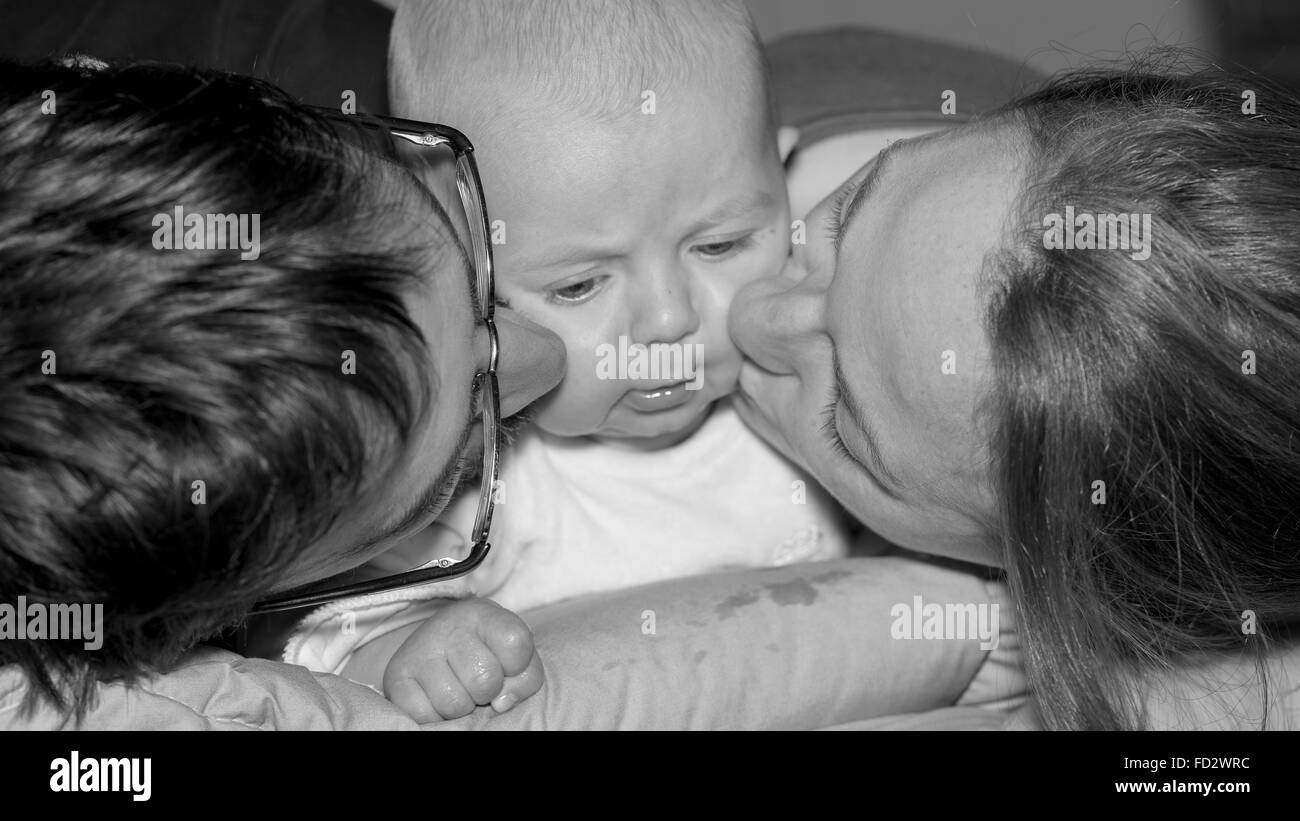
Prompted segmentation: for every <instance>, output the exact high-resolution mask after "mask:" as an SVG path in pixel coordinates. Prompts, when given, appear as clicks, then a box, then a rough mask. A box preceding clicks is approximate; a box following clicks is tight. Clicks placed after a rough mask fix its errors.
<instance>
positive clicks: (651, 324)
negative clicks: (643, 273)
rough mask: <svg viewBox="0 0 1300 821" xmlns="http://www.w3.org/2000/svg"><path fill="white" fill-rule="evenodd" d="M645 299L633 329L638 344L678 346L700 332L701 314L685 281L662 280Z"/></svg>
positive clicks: (637, 312)
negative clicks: (673, 343)
mask: <svg viewBox="0 0 1300 821" xmlns="http://www.w3.org/2000/svg"><path fill="white" fill-rule="evenodd" d="M641 299H643V300H645V301H644V302H642V304H641V306H639V307H638V309H637V311H636V321H635V324H634V327H633V329H632V334H633V338H634V339H635V340H636V341H637V342H642V343H646V344H649V343H652V342H676V341H677V340H679V339H681V338H682V337H684V336H688V335H690V334H692V333H695V332H696V331H698V330H699V328H700V314H699V311H698V310H696V307H695V300H694V298H693V295H692V293H691V289H690V286H689V284H688V283H687V282H686V281H684V279H681V278H663V279H660V280H658V281H657V282H656V283H655V287H654V288H652V289H650V292H649V293H648V294H645V295H643V296H642V297H641Z"/></svg>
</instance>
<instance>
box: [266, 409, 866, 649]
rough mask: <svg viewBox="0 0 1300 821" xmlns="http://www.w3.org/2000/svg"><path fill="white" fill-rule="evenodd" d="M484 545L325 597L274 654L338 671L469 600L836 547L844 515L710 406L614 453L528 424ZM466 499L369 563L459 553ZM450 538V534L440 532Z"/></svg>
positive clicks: (512, 602)
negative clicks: (663, 440) (672, 437)
mask: <svg viewBox="0 0 1300 821" xmlns="http://www.w3.org/2000/svg"><path fill="white" fill-rule="evenodd" d="M502 459H503V461H502V465H501V470H500V474H501V475H500V485H499V487H498V493H497V505H496V512H495V515H494V517H493V523H492V534H491V538H490V541H491V544H492V550H491V552H490V553H489V554H488V556H487V558H486V559H485V560H484V562H483V564H482V565H480V566H479V568H478V569H477V570H475V571H474V572H473V573H471V574H470V575H468V576H466V577H463V578H461V579H456V580H453V581H452V582H446V583H441V584H434V585H425V586H424V587H421V588H414V589H411V590H404V591H397V592H396V593H390V594H379V595H378V596H368V597H357V598H354V599H349V600H346V601H342V602H335V603H333V604H330V605H327V606H325V607H323V608H320V609H319V610H317V611H315V612H314V613H312V614H311V615H310V616H308V617H307V619H305V620H304V622H303V624H302V625H300V626H299V628H298V630H297V631H296V633H295V635H294V636H293V638H292V639H291V640H290V642H289V644H288V646H287V648H286V651H285V661H287V662H290V663H293V664H302V665H304V666H307V667H310V668H312V669H313V670H316V671H318V672H339V671H340V670H341V669H342V667H343V665H344V664H346V662H347V660H348V658H349V657H350V655H351V652H352V650H353V649H355V647H358V646H360V645H361V644H362V643H365V642H367V641H370V640H372V639H374V638H377V637H378V636H380V635H382V634H384V633H387V632H389V631H390V630H394V629H397V628H398V627H401V626H403V625H406V624H410V623H411V622H413V621H418V620H420V619H422V618H425V617H426V616H427V615H429V614H430V613H431V612H433V610H434V608H435V607H436V605H435V604H433V603H431V602H430V601H429V600H430V599H436V598H445V597H448V596H455V597H461V596H465V595H476V596H482V597H486V598H490V599H492V600H493V601H495V602H497V603H498V604H500V605H501V606H503V607H506V608H508V609H510V610H514V611H516V612H520V611H524V610H528V609H530V608H533V607H538V606H541V605H544V604H550V603H552V602H556V601H560V600H561V599H567V598H569V597H572V596H580V595H583V594H587V593H597V592H601V591H606V590H614V589H619V588H625V587H633V586H636V585H641V584H648V583H651V582H656V581H660V580H663V579H671V578H677V577H681V576H690V575H696V574H701V573H708V572H710V571H714V570H720V569H723V568H745V567H777V566H780V565H785V564H791V563H794V562H806V561H817V560H823V559H835V558H841V557H843V556H845V555H847V553H848V542H849V538H848V533H847V527H846V523H847V521H848V520H847V517H846V516H845V514H844V513H843V512H842V510H841V509H840V507H839V505H838V504H837V503H836V502H835V501H834V500H833V499H831V497H830V496H829V495H828V494H826V493H825V492H824V491H823V490H822V489H821V488H820V487H819V486H818V485H817V484H816V482H814V481H813V480H811V479H810V478H808V477H807V476H806V475H805V474H804V473H803V472H802V471H801V470H799V469H798V468H796V467H795V466H794V465H792V464H791V463H790V462H789V461H787V460H786V459H785V458H784V457H782V456H781V455H780V454H778V453H776V452H775V451H774V450H772V449H771V448H770V447H768V446H767V445H766V444H765V443H764V442H763V441H762V440H761V439H759V438H758V436H757V435H755V434H754V433H753V432H752V431H750V430H749V428H747V427H745V425H744V423H743V422H741V420H740V417H739V416H738V415H737V414H736V411H735V410H734V409H733V408H732V406H731V403H730V401H729V400H723V401H721V402H719V403H718V404H717V405H716V406H715V407H714V409H713V411H712V413H711V414H710V416H709V418H708V419H706V420H705V422H704V424H703V425H701V427H700V429H699V430H698V431H696V432H695V434H694V435H693V436H691V437H690V438H689V439H687V440H685V441H683V442H681V443H680V444H678V445H675V446H673V447H671V448H665V449H662V450H658V451H634V450H623V449H620V448H616V447H611V446H608V445H603V444H599V443H594V442H591V441H590V440H586V439H572V438H561V437H555V436H551V435H549V434H546V433H544V432H542V431H540V430H537V429H536V428H534V429H531V430H529V431H527V432H525V433H524V434H522V435H521V436H520V438H519V440H518V441H517V442H516V443H515V445H514V446H513V447H511V448H510V450H509V451H507V452H506V453H504V454H503V455H502ZM477 501H478V494H477V492H474V490H473V489H470V492H465V493H462V494H461V495H460V496H458V498H457V499H456V501H454V502H453V503H452V504H451V505H449V506H448V508H447V511H446V512H445V513H444V514H443V516H442V517H440V518H439V520H438V523H437V524H435V525H433V526H431V527H430V529H429V530H428V531H426V532H425V533H424V534H420V535H418V536H416V537H413V538H412V539H410V540H407V541H406V542H403V543H401V544H400V545H398V546H397V547H395V548H394V549H393V550H392V551H389V552H388V553H386V554H384V555H383V556H382V557H380V558H379V559H378V560H377V562H378V563H380V564H382V565H383V566H384V567H385V569H386V570H389V571H392V572H399V571H401V570H408V569H410V568H411V567H414V566H416V565H418V564H421V563H423V562H426V561H429V560H431V559H434V558H438V557H441V556H451V557H453V558H458V557H460V556H462V555H464V553H465V552H466V551H467V547H466V546H465V545H464V542H465V539H464V534H468V533H469V531H470V530H471V528H472V525H473V519H474V513H475V510H476V507H477ZM453 533H454V534H460V535H452V534H453Z"/></svg>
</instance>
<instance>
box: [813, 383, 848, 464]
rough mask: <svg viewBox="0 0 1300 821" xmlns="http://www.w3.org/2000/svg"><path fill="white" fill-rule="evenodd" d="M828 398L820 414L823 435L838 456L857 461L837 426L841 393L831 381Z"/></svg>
mask: <svg viewBox="0 0 1300 821" xmlns="http://www.w3.org/2000/svg"><path fill="white" fill-rule="evenodd" d="M826 398H827V402H826V407H824V408H822V411H821V413H820V414H819V416H820V418H821V425H820V428H821V432H822V437H823V438H824V439H825V440H826V444H828V445H830V446H831V450H832V451H833V452H834V453H835V454H836V455H837V456H841V457H843V458H845V459H847V460H849V461H850V462H853V461H856V460H855V459H854V458H853V454H851V453H849V449H848V447H847V446H846V445H845V444H844V440H843V439H841V438H840V432H839V430H838V429H837V428H836V427H835V410H836V408H837V407H838V406H839V403H840V395H839V391H837V390H836V389H835V383H833V382H832V383H831V387H830V392H829V393H828V394H827V397H826Z"/></svg>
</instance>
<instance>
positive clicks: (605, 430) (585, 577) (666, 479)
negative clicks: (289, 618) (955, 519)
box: [286, 0, 848, 720]
mask: <svg viewBox="0 0 1300 821" xmlns="http://www.w3.org/2000/svg"><path fill="white" fill-rule="evenodd" d="M390 63H391V65H390V82H391V85H392V100H393V107H394V109H395V112H396V113H397V114H398V115H399V116H403V117H408V118H412V119H421V120H432V121H438V122H444V123H450V124H454V125H455V126H456V127H457V128H459V129H461V130H463V131H464V132H465V133H466V134H468V135H469V136H470V139H471V140H472V141H473V142H474V145H475V157H476V158H477V161H478V163H479V168H480V173H481V175H482V178H483V185H484V189H485V195H486V199H487V203H488V209H489V212H490V216H491V218H492V219H493V235H494V236H493V243H494V249H493V250H494V256H495V262H496V271H497V295H498V299H499V301H500V302H501V303H502V304H505V305H508V306H509V307H511V308H513V309H514V310H516V311H518V312H519V313H521V314H523V315H525V316H527V317H528V318H529V319H532V320H533V321H535V322H537V323H539V324H541V325H544V326H546V327H548V328H550V329H551V330H553V331H555V332H556V333H557V334H558V335H559V336H560V337H561V338H562V339H563V340H564V343H565V346H566V348H567V354H568V370H567V373H566V376H565V378H564V381H563V382H562V384H561V385H560V386H559V387H558V388H557V389H556V390H555V391H554V392H553V393H551V394H550V395H549V396H547V397H545V398H544V399H543V400H541V402H539V403H538V405H536V406H535V408H534V413H535V416H534V420H533V421H534V424H533V425H532V426H531V427H530V428H528V429H527V430H526V431H525V432H524V433H522V434H521V435H520V437H519V438H518V440H517V441H516V442H515V443H514V444H513V446H512V448H511V449H510V450H509V451H508V452H506V453H505V454H504V456H503V466H502V472H501V484H500V485H499V488H498V497H497V507H496V517H495V520H494V526H493V533H492V538H491V542H492V544H493V549H492V552H491V553H490V554H489V556H488V558H487V560H486V561H485V563H484V564H483V565H482V566H481V567H480V568H479V569H478V570H476V571H475V572H474V573H473V574H472V575H471V576H469V577H466V578H465V579H464V580H463V583H461V584H457V583H451V584H443V585H434V586H426V588H424V589H423V590H421V591H419V592H418V593H416V594H415V595H414V598H417V599H418V598H423V599H425V600H424V601H418V602H415V601H403V602H394V601H392V600H391V598H389V599H385V600H384V601H382V602H358V601H352V602H345V603H341V604H340V605H335V606H331V607H330V608H326V609H324V610H323V611H321V612H319V613H317V614H315V615H314V616H313V617H311V618H309V619H308V621H307V623H306V624H305V625H304V626H303V627H302V628H301V629H300V631H299V634H298V636H297V637H295V639H294V640H293V641H292V642H291V643H290V646H289V650H288V652H287V654H286V660H289V661H293V662H297V663H302V664H307V665H308V666H311V667H314V668H317V669H324V670H327V671H330V672H341V673H343V674H345V675H348V676H350V677H352V678H355V679H357V680H360V681H367V682H368V683H377V681H378V680H379V679H380V678H382V681H383V684H384V689H385V692H386V693H387V695H388V696H389V697H390V698H391V699H393V700H394V701H395V702H397V703H398V704H399V706H402V707H403V708H404V709H406V710H407V711H408V712H410V713H411V714H412V715H413V716H415V717H416V718H419V719H424V720H429V719H433V718H436V717H443V718H450V717H454V716H457V715H460V714H463V713H464V712H466V711H467V710H468V709H472V707H473V705H474V704H476V703H477V704H484V703H487V701H489V700H490V701H491V702H492V704H493V706H494V707H497V708H498V709H507V708H508V707H509V705H510V703H512V701H513V699H514V698H515V695H512V694H507V693H505V692H504V691H503V690H502V689H501V688H500V687H497V686H492V687H487V688H484V687H482V686H481V681H479V680H480V679H481V678H482V677H483V675H484V668H485V667H487V668H491V670H490V675H489V677H490V678H492V679H493V681H494V682H501V681H505V680H508V679H509V678H510V677H511V676H515V675H521V674H523V672H524V666H525V664H526V661H527V654H524V653H520V652H519V651H517V650H516V651H502V650H500V648H501V646H502V645H503V644H507V643H508V642H505V641H503V640H501V637H500V636H499V635H498V636H492V635H490V633H492V631H497V632H498V633H500V632H502V631H508V630H509V629H511V628H512V627H517V626H518V625H516V624H515V623H513V622H511V621H510V620H509V619H503V618H502V617H501V613H500V612H497V611H494V610H492V609H491V608H490V607H487V606H485V604H484V603H482V602H478V603H476V604H475V603H472V602H474V600H473V599H471V600H469V601H450V602H449V601H447V600H446V599H442V600H436V599H435V600H432V601H430V599H431V598H432V597H438V596H464V595H465V594H472V595H474V596H477V597H485V598H490V599H491V600H492V601H494V602H496V603H497V604H498V605H500V606H502V607H505V608H509V609H511V610H525V609H528V608H531V607H535V606H539V605H543V604H547V603H550V602H554V601H558V600H561V599H564V598H568V597H571V596H576V595H580V594H585V593H593V592H598V591H604V590H610V589H616V588H621V587H630V586H634V585H640V584H646V583H650V582H654V581H659V580H662V579H665V578H672V577H679V576H685V575H691V574H697V573H704V572H708V571H712V570H717V569H721V568H724V567H738V566H744V567H763V566H776V565H782V564H788V563H792V562H802V561H810V560H820V559H830V558H837V557H840V556H843V555H845V554H846V552H847V542H848V537H847V533H846V530H845V526H844V520H843V518H842V513H841V511H840V509H839V507H838V505H836V504H835V503H834V502H833V501H832V500H831V499H830V498H829V497H828V496H827V495H825V494H824V493H823V492H822V491H821V490H820V488H818V486H817V485H816V483H815V482H813V481H811V480H810V479H808V478H807V477H806V476H804V475H803V474H802V473H801V472H800V471H798V470H797V469H796V468H794V467H793V466H792V465H791V464H790V463H788V462H787V461H786V460H784V459H783V458H782V457H781V456H779V455H778V454H777V453H775V452H774V451H773V450H771V449H770V448H769V447H767V446H766V445H765V444H763V443H762V442H761V441H760V440H759V439H758V437H757V436H755V435H754V434H753V433H751V432H750V431H749V430H748V429H747V428H745V427H744V426H743V424H742V423H741V422H740V420H739V418H738V416H737V415H736V413H735V411H734V410H733V409H732V408H731V406H730V401H729V400H728V398H727V397H728V395H729V394H730V393H731V392H732V391H733V390H735V388H736V381H737V378H738V374H739V369H740V362H741V357H740V354H739V352H738V351H737V350H736V348H735V347H734V346H733V344H732V342H731V340H730V338H729V336H728V334H727V311H728V307H729V305H730V303H731V301H732V298H733V296H734V295H735V294H736V292H737V291H738V290H739V289H740V288H741V287H742V286H744V285H745V284H747V283H749V282H751V281H753V280H754V279H757V278H760V277H770V276H775V275H777V274H778V273H779V272H780V270H781V268H782V265H783V263H784V262H785V260H786V257H787V255H788V254H789V246H790V228H791V224H790V217H789V207H788V204H787V195H786V188H785V177H784V170H783V167H782V151H781V150H780V149H779V146H778V129H777V127H776V124H775V121H774V118H773V115H772V111H771V107H770V104H769V98H768V92H767V78H766V73H765V65H764V60H763V55H762V51H761V46H760V44H759V42H758V39H757V37H756V35H755V32H754V30H753V27H752V24H751V21H750V18H749V14H748V11H747V10H746V9H745V7H744V5H743V3H742V2H739V1H738V0H728V2H707V3H705V2H692V1H691V0H683V1H682V2H674V1H671V0H662V2H641V1H640V0H638V1H637V2H632V0H617V1H616V2H592V0H585V1H582V0H565V1H564V2H545V3H528V2H475V3H460V2H427V3H408V4H404V5H403V6H402V7H401V9H400V10H399V12H398V14H397V17H396V20H395V22H394V27H393V36H392V42H391V54H390ZM503 355H509V352H508V351H506V352H503ZM476 496H477V494H476V493H473V492H470V493H464V494H462V496H461V497H460V499H459V500H458V501H456V502H453V504H452V505H451V506H450V507H449V508H448V510H447V513H446V514H445V515H444V516H443V517H442V518H441V519H440V520H439V524H438V525H435V526H433V527H432V528H430V530H429V531H427V532H426V533H425V534H422V535H421V536H418V537H416V538H414V539H412V540H410V541H409V542H408V543H406V544H403V545H401V546H399V547H398V548H396V549H395V550H394V551H393V552H392V554H390V555H388V556H386V557H384V561H385V562H387V563H388V564H389V565H390V569H393V570H404V569H409V568H410V567H412V566H414V565H417V564H420V563H422V562H425V561H428V560H430V559H433V558H437V557H439V556H445V555H454V554H455V553H456V552H457V550H458V549H459V548H461V547H462V544H463V541H464V540H463V539H462V538H461V534H465V533H468V532H469V531H470V524H471V521H472V519H473V516H474V507H475V503H476ZM448 536H451V537H452V540H451V542H450V543H449V541H448ZM343 613H346V614H348V618H349V619H351V620H352V621H351V622H350V624H351V626H352V630H353V633H352V634H351V637H350V639H349V640H347V641H344V640H343V639H341V638H340V637H339V636H338V635H337V634H338V633H339V632H340V631H339V630H338V629H336V627H335V626H334V622H335V621H336V620H337V619H338V617H339V616H340V614H343ZM636 615H637V616H638V617H639V615H640V614H639V613H638V614H636ZM416 620H423V621H422V623H421V624H419V626H418V627H416V628H414V632H411V630H410V629H406V630H402V631H398V630H397V629H396V628H398V627H402V626H406V625H409V624H410V623H412V622H414V621H416ZM484 625H490V626H487V627H485V626H484ZM399 640H400V641H401V642H402V643H401V644H400V647H399V648H398V649H397V651H396V653H395V655H393V656H392V658H391V661H389V662H387V664H386V665H385V664H384V662H383V661H382V660H381V661H379V662H377V664H378V666H379V667H383V668H384V669H383V672H382V676H380V675H379V673H378V671H377V670H375V669H371V670H369V671H367V669H366V668H367V665H368V664H369V662H368V661H367V659H368V658H370V657H371V656H373V657H374V658H379V659H386V658H387V654H386V653H369V654H368V653H367V652H366V650H365V648H366V647H369V648H370V650H371V651H373V650H374V649H375V648H376V647H380V646H386V647H387V648H388V652H391V649H392V646H393V644H395V643H396V642H397V641H399ZM456 642H462V643H463V644H466V645H468V646H464V647H459V648H457V647H450V648H449V647H448V645H449V644H454V643H456ZM355 647H360V648H362V649H361V650H357V651H356V652H353V651H352V649H350V648H355ZM529 647H530V648H531V643H529ZM506 656H511V657H509V658H507V657H506ZM458 659H459V660H460V661H459V662H458V661H457V660H458ZM476 676H477V677H478V679H476ZM417 685H418V686H417ZM539 685H540V677H537V681H536V686H539ZM532 689H535V686H533V687H532ZM529 692H531V689H530V690H529Z"/></svg>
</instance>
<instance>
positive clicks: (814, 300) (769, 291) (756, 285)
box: [727, 264, 826, 373]
mask: <svg viewBox="0 0 1300 821" xmlns="http://www.w3.org/2000/svg"><path fill="white" fill-rule="evenodd" d="M825 309H826V292H825V289H823V288H820V287H818V286H817V285H816V283H814V282H813V280H812V278H811V277H808V276H806V274H805V272H804V271H803V270H802V269H801V268H799V267H798V266H797V265H796V266H794V268H793V269H792V268H791V265H790V264H787V266H786V270H783V271H782V273H781V275H780V276H778V277H770V278H767V279H761V280H758V281H756V282H752V283H750V284H749V285H746V286H745V287H744V288H743V289H741V291H740V293H739V294H737V295H736V299H735V301H734V302H732V304H731V313H730V315H729V316H728V323H727V327H728V330H730V332H731V337H732V339H733V340H735V342H736V346H737V347H738V348H740V350H741V352H742V353H744V354H745V356H747V357H748V358H749V359H752V360H753V361H754V363H755V364H757V365H758V366H759V367H761V368H763V369H765V370H768V371H771V372H773V373H793V372H795V371H796V370H797V365H798V363H799V361H800V359H801V358H802V357H804V356H807V355H810V353H811V352H812V351H814V350H815V348H816V346H817V344H818V341H819V340H820V338H821V337H822V336H823V335H824V334H825Z"/></svg>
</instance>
